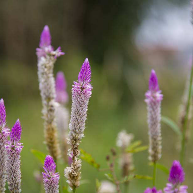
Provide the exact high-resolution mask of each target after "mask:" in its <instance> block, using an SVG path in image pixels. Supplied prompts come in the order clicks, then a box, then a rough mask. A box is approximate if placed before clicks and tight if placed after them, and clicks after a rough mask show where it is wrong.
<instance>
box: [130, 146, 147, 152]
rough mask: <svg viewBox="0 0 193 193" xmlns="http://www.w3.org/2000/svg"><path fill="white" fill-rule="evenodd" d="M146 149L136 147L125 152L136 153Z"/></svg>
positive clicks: (145, 147)
mask: <svg viewBox="0 0 193 193" xmlns="http://www.w3.org/2000/svg"><path fill="white" fill-rule="evenodd" d="M147 149H148V146H141V147H137V148H136V149H131V150H127V151H126V152H128V153H138V152H141V151H145V150H147Z"/></svg>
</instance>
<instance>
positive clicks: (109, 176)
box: [105, 173, 114, 182]
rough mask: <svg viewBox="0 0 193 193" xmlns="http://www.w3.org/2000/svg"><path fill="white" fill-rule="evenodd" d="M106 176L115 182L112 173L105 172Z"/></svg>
mask: <svg viewBox="0 0 193 193" xmlns="http://www.w3.org/2000/svg"><path fill="white" fill-rule="evenodd" d="M105 176H106V177H107V179H108V180H110V181H112V182H114V179H113V176H112V174H110V173H109V174H105Z"/></svg>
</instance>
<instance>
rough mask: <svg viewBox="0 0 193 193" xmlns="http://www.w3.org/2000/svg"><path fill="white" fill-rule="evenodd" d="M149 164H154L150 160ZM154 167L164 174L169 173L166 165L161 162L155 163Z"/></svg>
mask: <svg viewBox="0 0 193 193" xmlns="http://www.w3.org/2000/svg"><path fill="white" fill-rule="evenodd" d="M149 165H150V166H154V164H153V163H152V162H151V163H149ZM156 167H157V168H158V169H159V170H161V171H163V172H164V173H165V174H167V175H169V169H168V168H167V167H166V166H164V165H162V164H159V163H156Z"/></svg>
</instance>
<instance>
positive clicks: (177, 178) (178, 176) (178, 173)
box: [168, 160, 185, 185]
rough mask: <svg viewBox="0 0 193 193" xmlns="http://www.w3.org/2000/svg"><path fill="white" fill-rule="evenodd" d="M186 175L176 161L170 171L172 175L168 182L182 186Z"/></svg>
mask: <svg viewBox="0 0 193 193" xmlns="http://www.w3.org/2000/svg"><path fill="white" fill-rule="evenodd" d="M184 176H185V173H184V171H183V168H182V166H181V165H180V162H179V161H176V160H175V161H174V162H173V164H172V167H171V169H170V175H169V179H168V181H169V182H171V183H172V184H174V185H176V184H181V183H182V182H183V181H184Z"/></svg>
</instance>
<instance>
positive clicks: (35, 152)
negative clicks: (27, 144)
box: [31, 149, 46, 164]
mask: <svg viewBox="0 0 193 193" xmlns="http://www.w3.org/2000/svg"><path fill="white" fill-rule="evenodd" d="M31 152H32V153H33V155H34V156H35V157H36V158H37V159H38V160H39V161H40V162H41V163H42V164H44V160H45V158H46V154H44V153H43V152H41V151H38V150H35V149H32V150H31Z"/></svg>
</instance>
